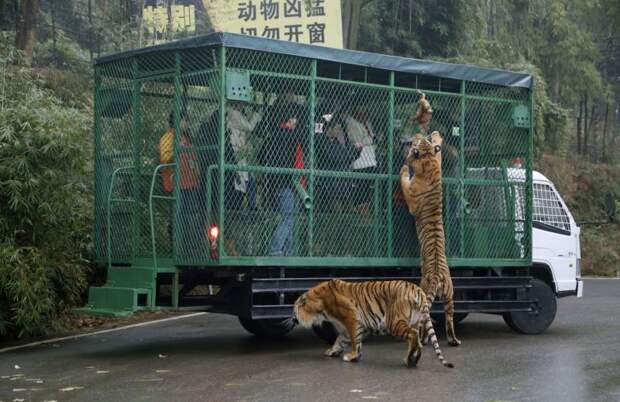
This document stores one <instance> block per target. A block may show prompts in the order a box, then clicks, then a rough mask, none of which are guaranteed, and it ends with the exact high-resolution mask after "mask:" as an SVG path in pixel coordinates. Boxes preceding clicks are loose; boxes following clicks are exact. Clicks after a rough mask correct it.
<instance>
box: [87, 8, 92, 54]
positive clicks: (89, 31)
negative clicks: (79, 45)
mask: <svg viewBox="0 0 620 402" xmlns="http://www.w3.org/2000/svg"><path fill="white" fill-rule="evenodd" d="M92 1H93V0H88V55H89V57H90V61H91V62H92V61H93V3H92Z"/></svg>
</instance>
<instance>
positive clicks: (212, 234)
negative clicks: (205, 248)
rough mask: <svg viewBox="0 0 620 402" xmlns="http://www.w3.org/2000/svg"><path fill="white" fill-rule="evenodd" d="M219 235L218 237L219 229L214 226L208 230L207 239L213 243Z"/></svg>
mask: <svg viewBox="0 0 620 402" xmlns="http://www.w3.org/2000/svg"><path fill="white" fill-rule="evenodd" d="M219 235H220V228H218V227H217V226H215V225H213V226H211V227H210V228H209V239H210V240H211V241H215V240H216V239H217V238H218V236H219Z"/></svg>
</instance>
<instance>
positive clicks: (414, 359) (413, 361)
mask: <svg viewBox="0 0 620 402" xmlns="http://www.w3.org/2000/svg"><path fill="white" fill-rule="evenodd" d="M420 357H422V353H420V352H416V353H412V354H411V356H407V357H405V366H407V368H415V367H417V365H418V361H419V360H420Z"/></svg>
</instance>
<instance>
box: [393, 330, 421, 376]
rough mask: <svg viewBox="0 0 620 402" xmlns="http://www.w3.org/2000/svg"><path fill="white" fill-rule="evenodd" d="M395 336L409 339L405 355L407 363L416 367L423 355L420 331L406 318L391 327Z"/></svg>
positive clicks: (408, 365)
mask: <svg viewBox="0 0 620 402" xmlns="http://www.w3.org/2000/svg"><path fill="white" fill-rule="evenodd" d="M391 333H392V335H393V336H395V337H398V338H403V339H406V340H407V343H408V348H407V354H406V355H405V359H404V361H405V365H406V366H407V367H415V366H416V365H417V364H418V360H420V357H421V356H422V343H421V342H420V332H419V331H418V329H417V328H415V327H412V326H411V325H409V323H408V322H407V321H406V320H402V319H401V320H398V321H397V322H396V323H395V324H394V325H393V326H392V328H391Z"/></svg>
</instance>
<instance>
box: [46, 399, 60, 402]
mask: <svg viewBox="0 0 620 402" xmlns="http://www.w3.org/2000/svg"><path fill="white" fill-rule="evenodd" d="M43 402H58V401H57V400H56V399H51V400H47V399H46V400H44V401H43Z"/></svg>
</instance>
